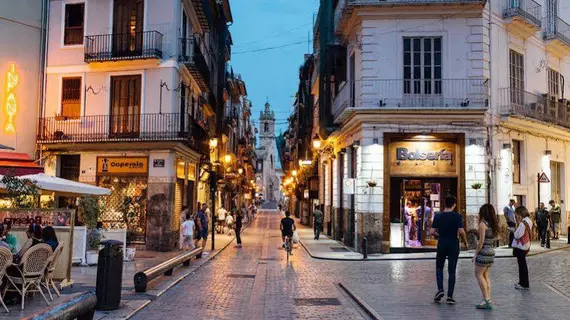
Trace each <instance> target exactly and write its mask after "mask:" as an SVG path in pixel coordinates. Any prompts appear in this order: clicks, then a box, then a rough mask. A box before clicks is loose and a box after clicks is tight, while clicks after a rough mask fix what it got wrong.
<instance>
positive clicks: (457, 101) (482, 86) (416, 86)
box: [333, 79, 489, 123]
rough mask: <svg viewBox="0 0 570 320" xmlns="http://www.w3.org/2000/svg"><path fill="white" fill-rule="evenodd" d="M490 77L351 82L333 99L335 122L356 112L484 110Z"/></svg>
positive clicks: (486, 105) (486, 104) (341, 120)
mask: <svg viewBox="0 0 570 320" xmlns="http://www.w3.org/2000/svg"><path fill="white" fill-rule="evenodd" d="M488 95H489V93H488V82H487V80H486V79H439V80H434V79H417V80H403V79H397V80H394V79H392V80H380V79H367V80H359V81H354V82H347V83H346V84H345V85H344V87H343V88H341V90H340V91H339V94H338V95H337V97H336V98H335V99H334V101H333V115H334V119H335V122H337V123H339V122H343V121H344V120H346V119H347V118H348V117H349V116H350V115H351V114H352V113H354V112H356V111H362V110H366V111H371V110H377V111H395V110H418V111H452V110H461V111H484V110H486V109H487V107H488Z"/></svg>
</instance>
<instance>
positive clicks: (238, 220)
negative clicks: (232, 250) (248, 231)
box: [235, 210, 243, 248]
mask: <svg viewBox="0 0 570 320" xmlns="http://www.w3.org/2000/svg"><path fill="white" fill-rule="evenodd" d="M242 220H243V215H242V213H241V212H240V211H239V210H238V211H237V213H236V223H235V229H236V241H237V248H242V246H241V228H242Z"/></svg>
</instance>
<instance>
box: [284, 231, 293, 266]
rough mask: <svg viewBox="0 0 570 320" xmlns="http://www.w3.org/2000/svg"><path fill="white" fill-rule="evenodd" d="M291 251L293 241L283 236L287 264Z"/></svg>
mask: <svg viewBox="0 0 570 320" xmlns="http://www.w3.org/2000/svg"><path fill="white" fill-rule="evenodd" d="M292 250H293V241H292V239H291V237H289V236H285V251H287V262H289V256H290V255H291V253H292Z"/></svg>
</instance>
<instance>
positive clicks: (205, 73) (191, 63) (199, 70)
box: [179, 37, 210, 91]
mask: <svg viewBox="0 0 570 320" xmlns="http://www.w3.org/2000/svg"><path fill="white" fill-rule="evenodd" d="M179 61H180V62H182V63H183V64H184V65H185V66H186V68H187V69H188V71H189V72H190V74H192V77H193V78H194V80H196V83H197V84H198V86H199V87H200V90H202V91H209V89H208V88H209V85H210V68H209V67H208V63H207V62H206V58H205V57H204V54H203V53H202V50H201V48H200V42H199V41H198V39H197V38H195V37H189V38H181V39H180V55H179Z"/></svg>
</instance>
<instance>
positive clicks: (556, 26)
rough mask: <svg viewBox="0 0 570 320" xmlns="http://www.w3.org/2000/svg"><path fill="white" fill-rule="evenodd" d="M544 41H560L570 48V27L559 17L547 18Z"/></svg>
mask: <svg viewBox="0 0 570 320" xmlns="http://www.w3.org/2000/svg"><path fill="white" fill-rule="evenodd" d="M544 39H545V40H553V39H558V40H560V41H562V42H563V43H564V44H565V45H567V46H569V47H570V25H569V24H568V23H567V22H566V21H564V20H562V19H560V18H559V17H555V16H547V18H546V32H545V33H544Z"/></svg>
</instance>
